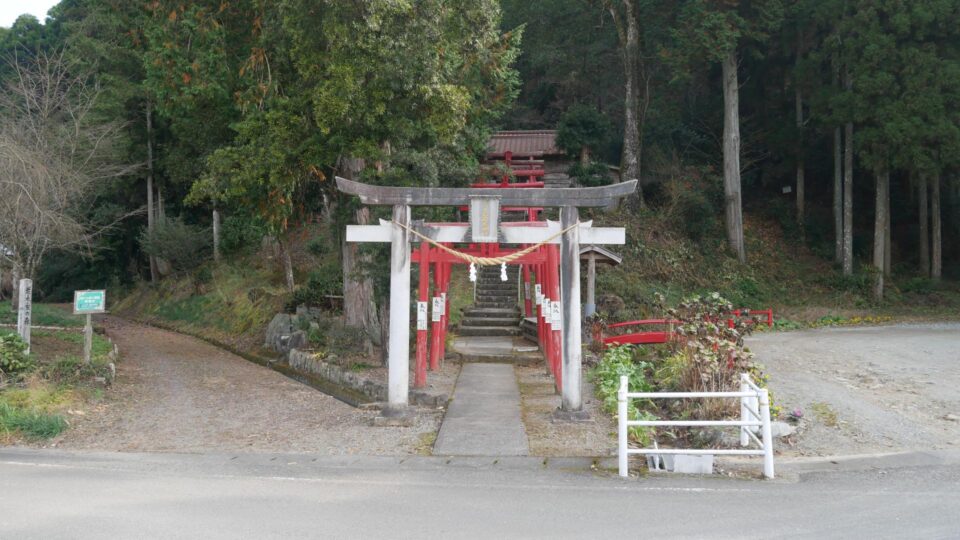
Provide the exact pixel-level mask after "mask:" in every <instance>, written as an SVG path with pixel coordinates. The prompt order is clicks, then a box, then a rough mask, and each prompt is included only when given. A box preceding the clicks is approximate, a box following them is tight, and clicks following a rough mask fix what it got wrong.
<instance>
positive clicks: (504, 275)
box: [500, 263, 507, 281]
mask: <svg viewBox="0 0 960 540" xmlns="http://www.w3.org/2000/svg"><path fill="white" fill-rule="evenodd" d="M506 280H507V263H500V281H506Z"/></svg>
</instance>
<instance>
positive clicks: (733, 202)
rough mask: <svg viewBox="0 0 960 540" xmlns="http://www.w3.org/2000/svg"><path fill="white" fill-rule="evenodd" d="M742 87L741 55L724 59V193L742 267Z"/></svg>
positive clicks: (732, 242) (731, 239)
mask: <svg viewBox="0 0 960 540" xmlns="http://www.w3.org/2000/svg"><path fill="white" fill-rule="evenodd" d="M739 87H740V83H739V79H738V77H737V51H736V49H733V50H731V51H730V53H729V54H727V56H726V57H725V58H724V59H723V109H724V114H723V191H724V195H725V199H726V200H725V203H724V207H725V214H726V224H727V240H728V241H729V242H730V248H731V249H732V250H733V252H734V253H736V254H737V259H738V260H739V261H740V262H741V263H746V262H747V253H746V250H745V248H744V245H743V207H742V201H741V195H740V88H739Z"/></svg>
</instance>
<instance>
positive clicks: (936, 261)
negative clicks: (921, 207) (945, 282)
mask: <svg viewBox="0 0 960 540" xmlns="http://www.w3.org/2000/svg"><path fill="white" fill-rule="evenodd" d="M930 213H931V214H932V216H931V217H932V223H931V224H932V226H933V231H932V235H933V249H932V251H933V260H932V261H931V265H930V277H931V278H933V279H934V280H935V281H940V277H941V276H942V275H943V259H942V256H943V241H942V236H941V234H942V227H941V222H940V175H939V174H937V175H936V176H934V177H933V182H932V185H931V186H930Z"/></svg>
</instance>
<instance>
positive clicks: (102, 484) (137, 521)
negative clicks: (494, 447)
mask: <svg viewBox="0 0 960 540" xmlns="http://www.w3.org/2000/svg"><path fill="white" fill-rule="evenodd" d="M571 465H573V464H572V463H565V462H563V461H556V462H553V463H549V464H547V465H546V466H544V465H543V464H542V462H541V461H539V460H538V459H537V458H501V459H500V460H496V462H494V460H493V458H472V459H467V458H453V459H446V458H436V457H430V458H426V457H406V458H404V457H398V458H388V457H313V456H312V455H302V454H301V455H278V454H237V455H177V454H123V453H112V454H72V453H66V452H59V451H45V450H18V449H6V450H2V451H0V537H2V538H16V539H29V538H43V539H53V538H205V539H207V538H258V539H263V538H391V539H394V538H551V539H556V538H599V537H605V538H616V537H622V538H651V537H666V538H703V537H711V538H957V537H960V512H958V510H960V489H958V486H960V455H957V454H956V453H952V454H938V455H935V456H931V455H919V456H913V458H912V461H911V460H910V459H906V458H896V459H867V460H863V461H856V462H849V463H842V464H840V465H831V464H829V462H827V463H826V464H824V465H822V466H818V465H814V466H805V467H803V466H801V467H794V470H793V472H789V471H787V474H785V475H784V476H783V477H782V478H781V479H778V480H773V481H762V480H749V479H731V478H718V477H711V478H697V477H680V478H678V477H672V478H670V477H644V478H631V479H628V480H622V479H619V478H617V477H615V476H611V475H609V474H608V473H604V472H600V473H598V472H590V471H589V470H575V467H571ZM818 468H828V469H830V468H832V469H835V470H830V471H826V472H817V469H818ZM784 469H785V470H788V469H790V467H785V468H784ZM804 470H806V471H807V472H803V471H804Z"/></svg>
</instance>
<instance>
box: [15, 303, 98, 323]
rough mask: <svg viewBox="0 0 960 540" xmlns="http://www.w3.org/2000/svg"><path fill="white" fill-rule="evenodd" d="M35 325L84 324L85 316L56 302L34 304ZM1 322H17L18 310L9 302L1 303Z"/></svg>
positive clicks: (33, 319) (33, 316)
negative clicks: (71, 311)
mask: <svg viewBox="0 0 960 540" xmlns="http://www.w3.org/2000/svg"><path fill="white" fill-rule="evenodd" d="M32 321H33V325H35V326H68V327H78V326H83V324H84V321H83V317H81V316H79V315H74V314H73V313H70V312H69V311H67V310H66V309H64V308H63V307H61V306H59V305H56V304H42V303H34V304H33V315H32ZM0 324H17V312H16V311H14V310H13V309H12V308H11V307H10V303H9V302H3V303H0Z"/></svg>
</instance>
